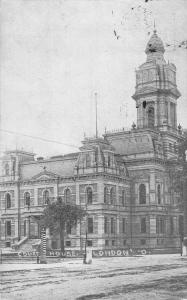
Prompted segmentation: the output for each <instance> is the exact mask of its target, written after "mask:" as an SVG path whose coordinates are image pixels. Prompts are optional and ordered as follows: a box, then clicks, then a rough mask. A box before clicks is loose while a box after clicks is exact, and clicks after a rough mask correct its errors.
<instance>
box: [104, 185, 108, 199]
mask: <svg viewBox="0 0 187 300" xmlns="http://www.w3.org/2000/svg"><path fill="white" fill-rule="evenodd" d="M107 202H108V189H107V187H106V186H105V188H104V203H107Z"/></svg>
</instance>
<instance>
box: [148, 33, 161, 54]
mask: <svg viewBox="0 0 187 300" xmlns="http://www.w3.org/2000/svg"><path fill="white" fill-rule="evenodd" d="M155 52H156V53H162V54H164V52H165V49H164V44H163V42H162V40H161V38H159V36H158V35H157V33H156V30H154V33H153V35H152V36H151V38H150V40H149V41H148V43H147V46H146V49H145V53H146V54H153V53H155Z"/></svg>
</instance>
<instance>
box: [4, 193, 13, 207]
mask: <svg viewBox="0 0 187 300" xmlns="http://www.w3.org/2000/svg"><path fill="white" fill-rule="evenodd" d="M5 199H6V208H11V206H12V205H11V195H10V194H9V193H7V194H6V196H5Z"/></svg>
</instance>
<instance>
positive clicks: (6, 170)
mask: <svg viewBox="0 0 187 300" xmlns="http://www.w3.org/2000/svg"><path fill="white" fill-rule="evenodd" d="M5 175H6V176H8V175H10V169H9V164H6V165H5Z"/></svg>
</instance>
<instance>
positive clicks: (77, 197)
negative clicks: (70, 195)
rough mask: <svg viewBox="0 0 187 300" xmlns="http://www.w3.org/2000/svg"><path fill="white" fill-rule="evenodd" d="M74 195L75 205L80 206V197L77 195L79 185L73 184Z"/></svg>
mask: <svg viewBox="0 0 187 300" xmlns="http://www.w3.org/2000/svg"><path fill="white" fill-rule="evenodd" d="M75 194H76V205H80V195H79V183H78V182H76V184H75Z"/></svg>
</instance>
